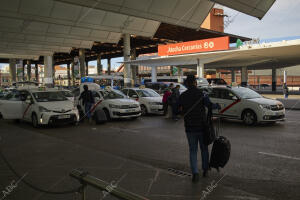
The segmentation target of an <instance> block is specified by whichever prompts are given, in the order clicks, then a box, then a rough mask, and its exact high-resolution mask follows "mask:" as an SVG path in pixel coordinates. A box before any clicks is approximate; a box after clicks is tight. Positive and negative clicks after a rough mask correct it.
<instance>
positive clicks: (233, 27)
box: [0, 0, 300, 69]
mask: <svg viewBox="0 0 300 200" xmlns="http://www.w3.org/2000/svg"><path fill="white" fill-rule="evenodd" d="M224 12H225V14H227V15H228V16H229V17H225V19H224V20H225V21H228V20H229V21H231V23H229V24H228V26H227V27H226V28H225V32H226V33H231V34H235V35H240V36H245V37H249V38H260V40H261V41H265V42H275V41H281V40H292V39H300V0H276V2H275V3H274V5H273V6H272V7H271V9H270V10H269V11H268V13H267V14H266V15H265V16H264V18H263V19H262V20H259V19H257V18H254V17H251V16H248V15H245V14H242V13H240V12H237V11H235V10H232V9H229V8H226V7H224ZM122 61H123V58H115V59H112V60H111V65H112V69H116V68H117V67H118V66H119V65H120V63H118V62H122ZM101 63H102V65H103V67H104V69H107V60H106V59H105V60H102V62H101ZM6 65H7V64H6ZM89 65H95V66H96V65H97V63H96V61H91V62H89ZM1 66H3V64H0V68H1Z"/></svg>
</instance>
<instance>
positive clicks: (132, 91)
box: [128, 90, 137, 97]
mask: <svg viewBox="0 0 300 200" xmlns="http://www.w3.org/2000/svg"><path fill="white" fill-rule="evenodd" d="M133 95H137V93H136V92H135V91H134V90H129V91H128V96H129V97H133Z"/></svg>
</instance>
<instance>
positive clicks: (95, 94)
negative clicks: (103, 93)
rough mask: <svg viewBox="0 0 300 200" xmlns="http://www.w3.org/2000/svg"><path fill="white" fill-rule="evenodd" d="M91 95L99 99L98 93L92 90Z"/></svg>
mask: <svg viewBox="0 0 300 200" xmlns="http://www.w3.org/2000/svg"><path fill="white" fill-rule="evenodd" d="M92 94H93V97H94V98H96V97H97V98H99V99H100V95H99V94H98V92H95V91H92Z"/></svg>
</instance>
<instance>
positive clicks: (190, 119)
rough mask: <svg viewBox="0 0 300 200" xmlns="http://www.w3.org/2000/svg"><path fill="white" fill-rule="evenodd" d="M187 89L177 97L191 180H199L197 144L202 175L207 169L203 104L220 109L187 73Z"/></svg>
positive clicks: (204, 174) (205, 173)
mask: <svg viewBox="0 0 300 200" xmlns="http://www.w3.org/2000/svg"><path fill="white" fill-rule="evenodd" d="M185 85H186V86H187V88H188V90H187V91H185V92H184V93H182V94H181V95H180V97H179V106H180V110H181V112H182V114H183V116H184V125H185V131H186V136H187V140H188V144H189V151H190V166H191V170H192V173H193V177H192V181H193V182H198V181H199V171H198V166H197V153H198V144H199V145H200V149H201V157H202V170H203V174H202V175H203V177H206V176H207V173H208V169H209V153H208V146H207V145H205V144H204V127H205V125H206V124H205V123H207V121H206V111H205V106H206V107H209V106H212V108H213V109H220V105H219V104H213V103H211V101H210V99H209V97H208V96H207V95H206V94H204V93H203V92H202V91H201V90H199V89H198V88H197V82H196V78H195V76H194V75H188V76H187V79H186V81H185Z"/></svg>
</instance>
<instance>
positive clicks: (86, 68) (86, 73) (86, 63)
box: [85, 60, 89, 76]
mask: <svg viewBox="0 0 300 200" xmlns="http://www.w3.org/2000/svg"><path fill="white" fill-rule="evenodd" d="M85 75H86V76H88V75H89V61H88V60H87V61H85Z"/></svg>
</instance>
